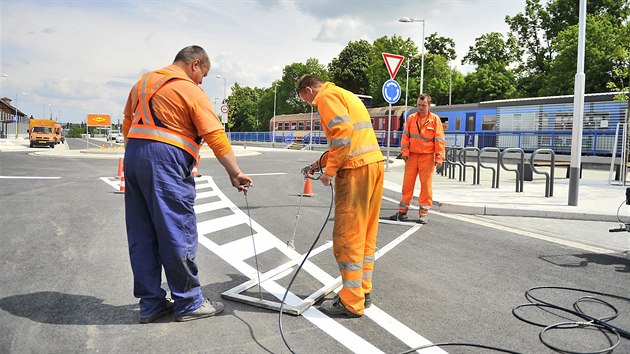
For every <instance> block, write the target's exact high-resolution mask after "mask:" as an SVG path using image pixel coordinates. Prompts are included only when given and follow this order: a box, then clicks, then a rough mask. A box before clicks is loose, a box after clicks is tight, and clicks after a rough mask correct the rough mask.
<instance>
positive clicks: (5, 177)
mask: <svg viewBox="0 0 630 354" xmlns="http://www.w3.org/2000/svg"><path fill="white" fill-rule="evenodd" d="M60 178H61V177H38V176H0V179H60Z"/></svg>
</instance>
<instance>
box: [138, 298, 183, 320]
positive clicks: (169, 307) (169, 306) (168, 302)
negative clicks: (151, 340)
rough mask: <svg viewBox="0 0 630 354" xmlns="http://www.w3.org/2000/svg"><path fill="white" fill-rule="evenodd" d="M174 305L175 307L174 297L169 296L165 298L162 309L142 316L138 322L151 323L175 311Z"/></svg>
mask: <svg viewBox="0 0 630 354" xmlns="http://www.w3.org/2000/svg"><path fill="white" fill-rule="evenodd" d="M173 307H175V302H173V299H171V298H169V297H167V298H166V299H165V302H164V308H163V309H162V310H160V311H158V312H157V313H156V314H154V315H152V316H148V317H140V319H139V320H138V322H140V323H142V324H147V323H151V322H153V321H155V320H157V319H158V318H161V317H162V316H165V315H168V314H169V313H171V312H173Z"/></svg>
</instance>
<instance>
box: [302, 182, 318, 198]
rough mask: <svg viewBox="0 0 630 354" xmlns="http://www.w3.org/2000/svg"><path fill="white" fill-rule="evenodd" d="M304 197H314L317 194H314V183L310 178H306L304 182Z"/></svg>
mask: <svg viewBox="0 0 630 354" xmlns="http://www.w3.org/2000/svg"><path fill="white" fill-rule="evenodd" d="M302 196H303V197H313V196H315V194H314V193H313V182H311V179H310V178H305V181H304V191H303V192H302Z"/></svg>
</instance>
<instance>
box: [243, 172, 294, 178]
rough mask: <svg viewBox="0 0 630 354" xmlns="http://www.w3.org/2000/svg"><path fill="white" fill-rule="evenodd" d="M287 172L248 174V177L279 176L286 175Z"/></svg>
mask: <svg viewBox="0 0 630 354" xmlns="http://www.w3.org/2000/svg"><path fill="white" fill-rule="evenodd" d="M286 174H287V173H286V172H270V173H248V174H247V175H248V176H250V177H251V176H279V175H286Z"/></svg>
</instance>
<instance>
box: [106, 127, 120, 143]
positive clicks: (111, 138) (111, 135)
mask: <svg viewBox="0 0 630 354" xmlns="http://www.w3.org/2000/svg"><path fill="white" fill-rule="evenodd" d="M118 134H121V132H120V130H118V129H111V130H110V131H109V133H108V134H107V141H115V140H116V137H117V136H118Z"/></svg>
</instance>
